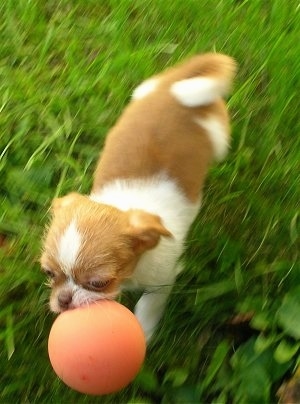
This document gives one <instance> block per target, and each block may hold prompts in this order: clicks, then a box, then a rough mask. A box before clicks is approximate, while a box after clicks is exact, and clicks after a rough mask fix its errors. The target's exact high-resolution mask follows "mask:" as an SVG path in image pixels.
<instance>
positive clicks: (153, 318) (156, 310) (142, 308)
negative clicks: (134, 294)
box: [134, 285, 172, 343]
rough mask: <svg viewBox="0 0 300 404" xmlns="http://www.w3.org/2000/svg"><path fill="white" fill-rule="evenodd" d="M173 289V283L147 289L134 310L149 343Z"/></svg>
mask: <svg viewBox="0 0 300 404" xmlns="http://www.w3.org/2000/svg"><path fill="white" fill-rule="evenodd" d="M171 290H172V285H166V286H162V287H156V288H151V289H149V290H146V291H145V292H144V294H143V295H142V296H141V298H140V299H139V301H138V302H137V304H136V306H135V310H134V312H135V315H136V316H137V318H138V320H139V322H140V323H141V325H142V328H143V330H144V333H145V336H146V341H147V343H149V341H150V339H151V337H152V335H153V333H154V332H155V330H156V327H157V324H158V322H159V320H160V319H161V318H162V315H163V313H164V309H165V306H166V303H167V300H168V297H169V295H170V292H171Z"/></svg>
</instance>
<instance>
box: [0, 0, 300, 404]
mask: <svg viewBox="0 0 300 404" xmlns="http://www.w3.org/2000/svg"><path fill="white" fill-rule="evenodd" d="M299 14H300V9H299V4H298V2H297V1H294V0H291V1H281V0H273V1H260V0H252V1H247V0H244V1H243V0H228V1H227V0H226V1H225V0H223V1H222V0H203V1H196V0H186V1H181V0H172V1H171V0H157V1H153V2H151V1H146V0H138V1H129V0H124V1H121V2H120V1H116V0H110V1H109V0H105V1H98V0H87V1H83V0H78V1H73V2H72V1H71V0H61V1H59V2H58V1H54V0H48V1H46V2H45V1H43V0H18V1H17V0H7V1H5V2H2V4H1V6H0V24H1V48H0V55H1V66H0V76H1V78H0V80H1V81H0V85H1V91H0V111H1V114H0V124H1V131H0V171H1V173H0V175H1V177H0V178H1V180H0V195H1V198H0V234H1V235H2V237H3V238H4V242H3V243H2V244H1V246H0V277H1V278H0V346H1V350H0V363H1V373H0V402H1V403H11V402H21V403H72V402H74V403H75V402H76V403H98V402H99V403H100V402H108V403H137V402H139V403H157V402H163V403H191V402H218V403H231V402H233V403H250V402H251V403H255V402H257V403H263V402H265V403H268V402H273V401H276V400H277V399H278V397H277V398H276V391H277V389H278V387H279V386H280V384H281V383H282V381H283V379H285V378H288V377H290V376H291V375H292V373H293V372H294V370H295V369H296V368H297V366H298V365H299V362H300V357H299V340H300V330H299V324H300V315H299V313H300V297H299V296H300V290H299V285H300V268H299V255H298V254H299V239H298V232H299V216H298V215H299V200H300V192H299V173H300V170H299V168H300V167H299V161H300V140H299V139H300V138H299V132H300V130H299V129H300V128H299V93H298V92H297V88H298V89H299V76H300V56H299V55H300V42H299V35H298V33H299V24H300V17H299ZM211 50H216V51H220V52H224V53H228V54H230V55H232V56H233V57H235V58H236V59H237V61H238V63H239V74H238V77H237V80H236V83H235V89H234V91H233V95H232V97H231V98H230V100H229V106H230V110H231V115H232V126H233V142H232V150H231V153H230V155H229V157H228V159H227V161H226V162H224V163H223V164H221V165H218V166H216V167H213V168H212V169H211V171H210V174H209V177H208V180H207V182H206V187H205V188H206V189H205V197H204V204H203V209H202V211H201V212H200V214H199V217H198V219H197V220H196V222H195V224H194V226H193V229H192V230H191V232H190V235H189V239H188V242H187V250H186V254H185V256H184V257H183V259H184V262H185V266H186V271H185V272H184V273H183V274H182V275H181V276H180V277H179V279H178V282H177V284H176V287H175V288H174V291H173V293H172V296H171V298H170V301H169V304H168V308H167V311H166V314H165V316H164V319H163V321H162V324H161V327H160V330H159V332H158V333H157V335H156V337H155V339H154V341H153V344H152V345H151V347H150V348H149V350H148V354H147V359H146V362H145V366H144V368H143V370H142V371H141V373H140V374H139V375H138V377H137V379H136V380H135V382H134V383H133V384H132V385H131V386H129V387H128V388H126V389H124V390H123V391H122V392H120V393H118V394H116V395H112V396H108V397H106V398H101V397H100V398H95V397H89V396H84V395H80V394H78V393H76V392H73V391H71V390H69V389H68V388H67V387H65V386H64V385H63V384H62V383H61V382H60V381H59V380H58V379H57V378H56V377H55V375H54V373H53V371H52V370H51V368H50V365H49V361H48V357H47V335H48V332H49V329H50V327H51V323H52V322H53V319H54V317H53V315H52V314H49V312H48V308H47V296H48V290H47V289H46V287H45V286H44V285H43V281H44V279H43V276H42V274H41V273H40V272H39V265H38V257H39V251H40V240H41V236H42V234H43V228H44V225H45V223H46V222H47V214H48V208H49V205H50V202H51V199H52V198H53V197H54V196H55V195H58V194H60V195H62V194H64V193H66V192H69V191H71V190H77V191H80V192H82V193H84V192H88V191H89V189H90V186H91V178H92V173H93V169H94V167H95V163H96V160H97V158H98V155H99V151H100V149H101V146H102V145H103V141H104V138H105V135H106V133H107V131H108V129H109V128H110V127H111V125H112V124H113V123H114V122H115V120H116V119H117V117H118V115H119V114H120V113H121V111H122V108H123V107H124V105H125V104H126V102H127V101H128V99H129V96H130V93H131V91H132V89H133V88H134V86H135V85H137V84H138V83H139V82H141V81H142V80H143V79H144V78H146V77H148V76H149V75H151V74H153V73H155V72H158V71H160V70H161V69H163V68H164V67H166V66H169V65H172V64H173V63H175V62H177V61H179V60H181V59H182V58H183V57H186V56H188V55H191V54H194V53H196V52H204V51H211ZM127 300H128V304H129V305H130V304H132V302H133V300H134V296H129V297H126V301H127ZM124 302H125V298H124ZM237 315H239V317H236V316H237ZM242 315H243V316H242ZM233 318H235V320H236V321H231V320H232V319H233ZM247 319H248V321H246V320H247Z"/></svg>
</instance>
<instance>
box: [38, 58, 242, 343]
mask: <svg viewBox="0 0 300 404" xmlns="http://www.w3.org/2000/svg"><path fill="white" fill-rule="evenodd" d="M234 73H235V62H234V61H233V59H231V58H230V57H228V56H226V55H221V54H205V55H199V56H195V57H193V58H191V59H190V60H188V61H186V62H184V63H182V64H180V65H178V66H175V67H174V68H171V69H168V70H166V71H165V72H163V73H161V74H159V75H157V76H154V77H152V78H150V79H148V80H146V81H145V82H144V83H142V84H141V85H140V86H138V87H137V88H136V89H135V91H134V92H133V97H132V101H131V103H130V104H129V105H128V107H127V108H126V109H125V111H124V113H123V115H122V116H121V118H120V119H119V120H118V122H117V123H116V125H115V126H114V127H113V128H112V129H111V131H110V133H109V134H108V136H107V139H106V143H105V147H104V150H103V153H102V154H101V158H100V160H99V162H98V165H97V168H96V171H95V177H94V184H93V188H92V191H91V194H90V195H89V196H83V195H79V194H76V193H72V194H69V195H67V196H65V197H62V198H58V199H55V200H54V201H53V204H52V222H51V224H50V226H49V229H48V231H47V234H46V236H45V240H44V248H43V254H42V257H41V264H42V267H43V269H44V271H45V272H46V274H47V275H48V277H49V278H50V284H51V287H52V293H51V297H50V307H51V309H52V310H53V311H55V312H60V311H62V310H67V309H69V308H73V307H78V306H80V305H83V304H86V303H90V302H93V301H95V300H98V299H103V298H114V297H116V296H117V294H118V293H119V291H120V290H121V289H123V288H124V287H129V286H131V287H132V286H133V287H138V288H143V289H144V290H145V293H144V294H143V295H142V297H141V298H140V300H139V301H138V303H137V306H136V309H135V313H136V315H137V317H138V318H139V320H140V322H141V324H142V326H143V328H144V331H145V334H146V337H147V340H150V338H151V336H152V334H153V332H154V330H155V328H156V326H157V323H158V321H159V320H160V318H161V316H162V314H163V311H164V307H165V304H166V301H167V298H168V295H169V293H170V291H171V288H172V285H173V284H174V282H175V278H176V276H177V274H178V273H179V272H180V271H181V269H182V268H181V266H180V264H179V263H178V259H179V257H180V256H181V254H182V252H183V249H184V241H185V237H186V234H187V232H188V229H189V227H190V225H191V223H192V222H193V220H194V219H195V217H196V215H197V213H198V210H199V208H200V203H201V192H202V187H203V183H204V179H205V176H206V173H207V170H208V168H209V165H210V164H211V163H212V161H213V160H215V159H217V160H219V159H220V158H223V157H224V156H225V154H226V152H227V150H228V145H229V119H228V114H227V110H226V106H225V103H224V101H223V100H222V97H223V96H224V95H225V94H226V93H227V91H228V90H229V88H230V85H231V82H232V79H233V77H234Z"/></svg>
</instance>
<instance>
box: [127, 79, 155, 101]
mask: <svg viewBox="0 0 300 404" xmlns="http://www.w3.org/2000/svg"><path fill="white" fill-rule="evenodd" d="M157 85H158V79H149V80H146V81H144V82H143V83H141V84H140V85H139V86H138V87H137V88H136V89H135V90H134V91H133V93H132V98H133V99H134V100H140V99H141V98H144V97H146V96H147V95H148V94H151V93H153V91H155V89H156V87H157Z"/></svg>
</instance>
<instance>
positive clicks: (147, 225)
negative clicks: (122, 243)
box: [126, 209, 173, 254]
mask: <svg viewBox="0 0 300 404" xmlns="http://www.w3.org/2000/svg"><path fill="white" fill-rule="evenodd" d="M128 215H129V228H128V230H127V232H126V235H127V236H128V237H129V240H130V242H131V245H132V248H133V250H134V252H135V253H136V254H141V253H143V252H144V251H146V250H149V249H151V248H154V247H155V246H156V245H157V244H158V242H159V240H160V238H161V237H162V236H163V237H169V238H171V237H173V235H172V234H171V233H170V232H169V230H167V229H166V228H165V227H164V225H163V224H162V221H161V218H160V217H159V216H156V215H152V214H150V213H146V212H143V211H141V210H135V209H134V210H130V211H129V212H128Z"/></svg>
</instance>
